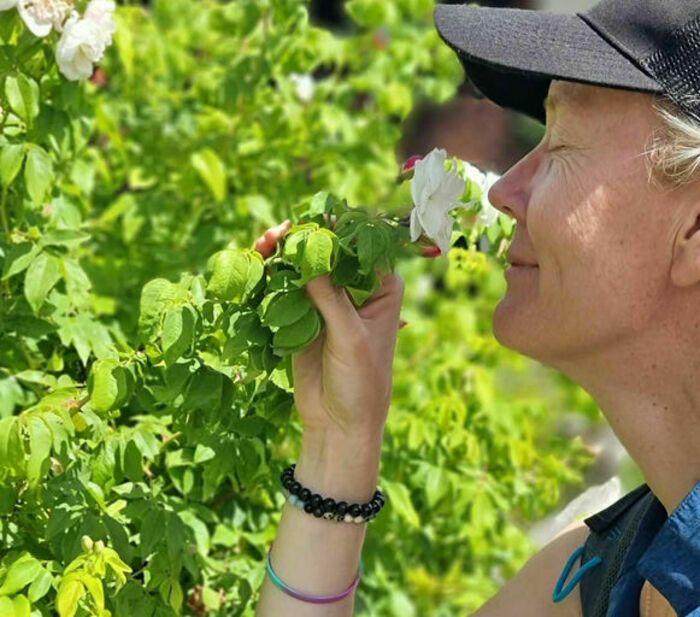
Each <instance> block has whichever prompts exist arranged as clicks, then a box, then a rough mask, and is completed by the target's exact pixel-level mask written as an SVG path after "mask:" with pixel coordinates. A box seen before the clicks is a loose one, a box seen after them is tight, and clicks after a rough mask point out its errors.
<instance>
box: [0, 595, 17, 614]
mask: <svg viewBox="0 0 700 617" xmlns="http://www.w3.org/2000/svg"><path fill="white" fill-rule="evenodd" d="M14 614H15V603H14V602H13V601H12V600H10V598H8V597H7V596H0V615H3V617H4V616H5V615H7V617H14Z"/></svg>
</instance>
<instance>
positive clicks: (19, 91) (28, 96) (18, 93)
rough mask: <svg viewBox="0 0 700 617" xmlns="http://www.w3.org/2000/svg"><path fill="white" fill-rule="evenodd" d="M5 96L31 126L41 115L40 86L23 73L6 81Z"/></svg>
mask: <svg viewBox="0 0 700 617" xmlns="http://www.w3.org/2000/svg"><path fill="white" fill-rule="evenodd" d="M5 96H6V97H7V102H8V103H9V104H10V107H11V108H12V111H14V112H15V113H16V114H17V115H18V116H19V117H20V118H21V119H22V120H24V121H25V122H26V123H27V124H28V125H29V126H31V125H32V122H33V120H34V118H36V117H37V116H38V115H39V84H37V83H36V81H34V80H33V79H32V78H31V77H27V76H26V75H23V74H22V73H19V74H18V75H9V76H8V77H7V78H6V79H5Z"/></svg>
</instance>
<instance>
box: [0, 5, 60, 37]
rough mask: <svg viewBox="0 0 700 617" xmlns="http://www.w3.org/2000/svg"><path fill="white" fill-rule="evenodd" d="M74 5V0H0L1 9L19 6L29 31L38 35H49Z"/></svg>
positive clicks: (20, 13) (57, 28)
mask: <svg viewBox="0 0 700 617" xmlns="http://www.w3.org/2000/svg"><path fill="white" fill-rule="evenodd" d="M72 6H73V3H72V0H0V11H7V10H8V9H13V8H15V7H17V10H18V11H19V16H20V17H21V18H22V21H23V22H24V25H25V26H27V28H28V29H29V31H30V32H31V33H32V34H33V35H34V36H38V37H44V36H47V35H48V34H49V33H50V32H51V29H52V28H56V30H58V31H59V32H60V30H61V26H62V24H63V22H64V21H65V19H66V17H67V16H68V13H70V10H71V8H72Z"/></svg>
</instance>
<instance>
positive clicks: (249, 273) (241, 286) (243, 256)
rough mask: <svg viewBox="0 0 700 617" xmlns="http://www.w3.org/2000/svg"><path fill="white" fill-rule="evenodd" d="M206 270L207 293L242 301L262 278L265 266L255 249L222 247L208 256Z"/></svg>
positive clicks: (225, 298)
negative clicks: (243, 249) (239, 249)
mask: <svg viewBox="0 0 700 617" xmlns="http://www.w3.org/2000/svg"><path fill="white" fill-rule="evenodd" d="M207 270H208V272H209V273H210V275H209V282H208V284H207V291H208V292H209V293H211V294H212V295H213V296H214V297H215V298H217V299H218V300H224V301H227V302H236V303H242V302H244V301H245V300H246V298H247V296H248V295H249V294H250V292H251V291H252V290H253V289H254V288H255V286H256V285H257V284H258V283H259V282H260V280H261V279H262V277H263V274H264V272H265V267H264V262H263V259H262V256H261V255H260V253H258V252H257V251H251V250H246V251H236V250H233V249H224V250H223V251H219V252H218V253H215V254H214V255H212V256H211V257H210V259H209V262H208V263H207Z"/></svg>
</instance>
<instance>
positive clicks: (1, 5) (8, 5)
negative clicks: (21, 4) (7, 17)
mask: <svg viewBox="0 0 700 617" xmlns="http://www.w3.org/2000/svg"><path fill="white" fill-rule="evenodd" d="M15 6H17V0H0V11H7V10H8V9H13V8H14V7H15Z"/></svg>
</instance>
